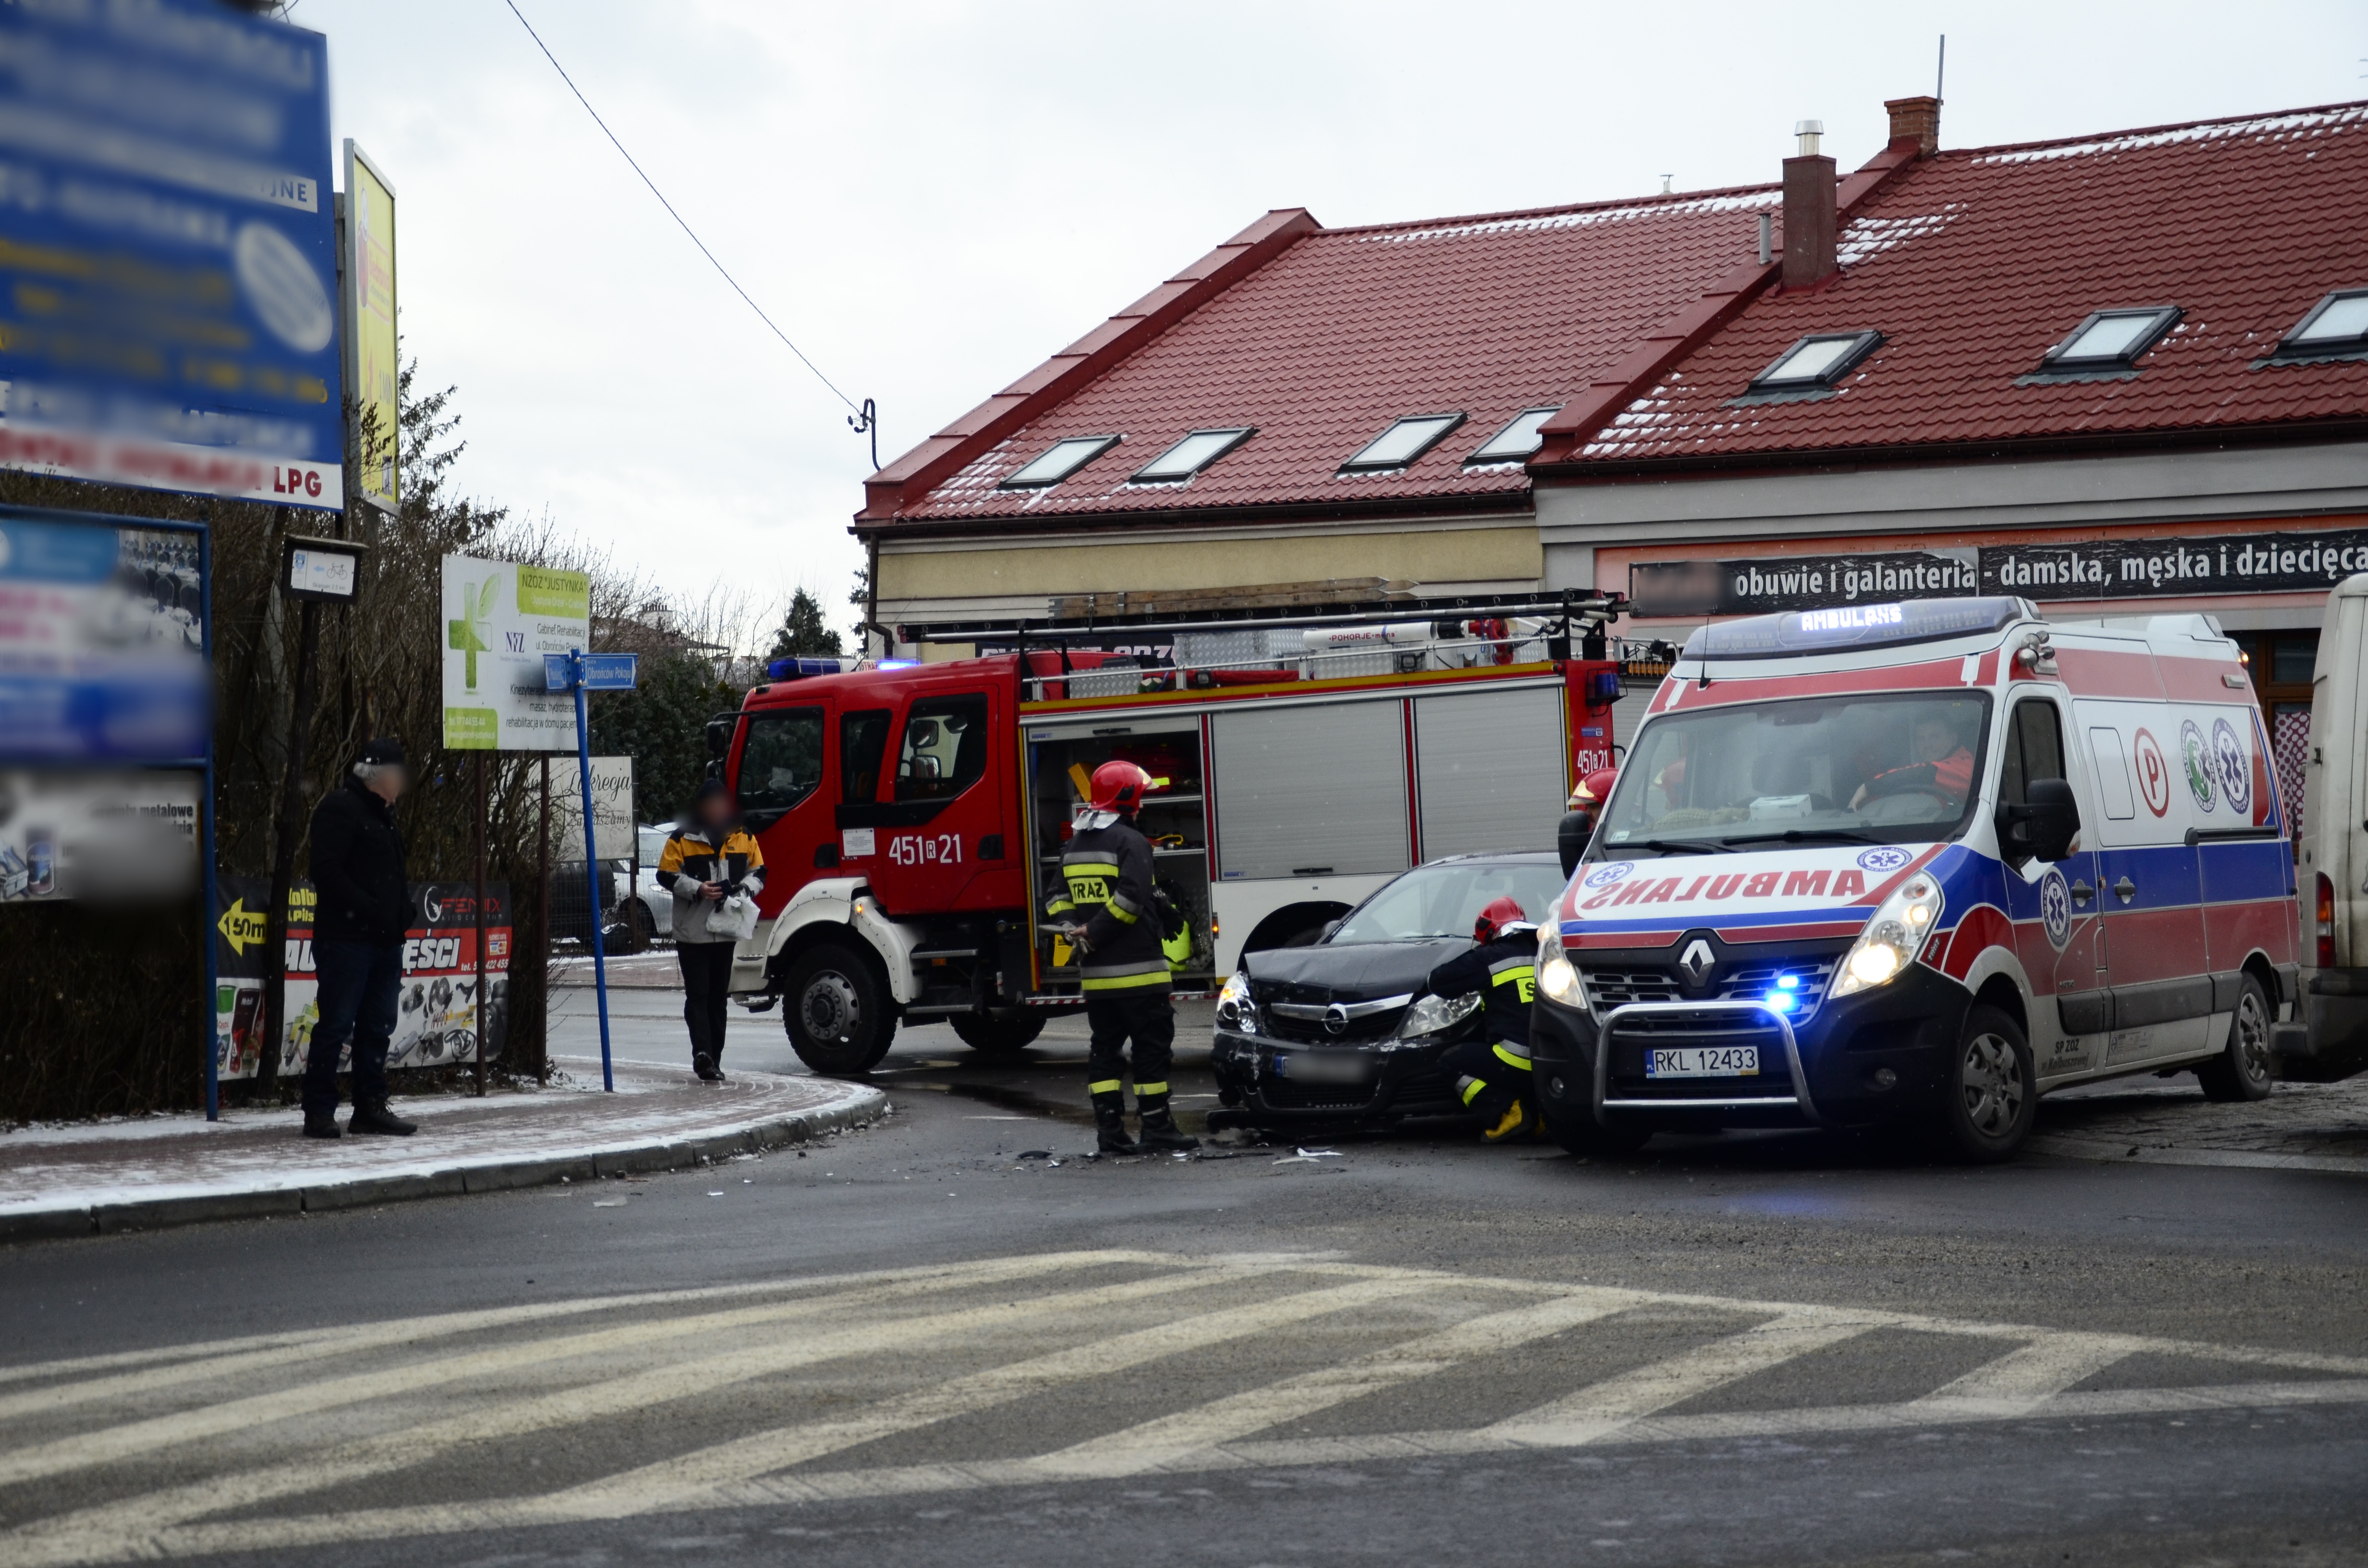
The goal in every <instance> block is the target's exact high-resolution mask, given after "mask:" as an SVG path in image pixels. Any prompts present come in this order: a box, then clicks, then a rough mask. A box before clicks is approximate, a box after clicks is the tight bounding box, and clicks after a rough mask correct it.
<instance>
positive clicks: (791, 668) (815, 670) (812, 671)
mask: <svg viewBox="0 0 2368 1568" xmlns="http://www.w3.org/2000/svg"><path fill="white" fill-rule="evenodd" d="M845 668H846V666H845V665H841V664H840V663H839V662H838V661H837V659H775V660H774V661H773V662H772V663H771V664H769V665H766V666H765V674H766V675H768V676H770V677H772V678H773V679H774V680H799V679H802V678H803V677H805V676H835V675H837V674H839V673H840V672H841V671H842V670H844V669H845Z"/></svg>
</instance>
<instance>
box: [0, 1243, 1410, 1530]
mask: <svg viewBox="0 0 2368 1568" xmlns="http://www.w3.org/2000/svg"><path fill="white" fill-rule="evenodd" d="M1258 1272H1260V1271H1259V1270H1255V1269H1244V1268H1210V1269H1201V1270H1195V1271H1190V1272H1182V1273H1170V1274H1162V1275H1156V1276H1154V1277H1153V1278H1148V1279H1133V1280H1128V1281H1125V1282H1124V1283H1121V1284H1115V1285H1104V1286H1097V1287H1094V1288H1091V1289H1088V1290H1074V1291H1068V1292H1065V1293H1061V1294H1056V1295H1052V1296H1034V1297H1030V1298H1029V1299H1028V1300H1026V1301H999V1302H996V1303H995V1304H993V1305H991V1306H981V1307H967V1308H961V1309H957V1310H955V1311H951V1312H936V1313H930V1314H927V1315H924V1316H920V1317H914V1318H893V1319H890V1320H888V1321H886V1322H884V1323H880V1324H868V1325H866V1326H864V1327H861V1328H848V1329H840V1330H837V1331H834V1332H829V1333H825V1334H821V1335H815V1336H814V1337H811V1338H807V1339H803V1340H799V1341H796V1342H793V1343H781V1342H772V1343H764V1344H757V1345H753V1346H751V1345H747V1344H740V1345H735V1346H734V1348H733V1349H731V1350H730V1351H727V1352H724V1353H723V1354H720V1355H714V1356H707V1357H701V1358H698V1359H695V1360H691V1361H686V1362H677V1363H673V1364H670V1365H667V1366H664V1367H658V1368H654V1369H648V1370H645V1371H640V1372H634V1373H630V1374H628V1375H626V1376H624V1377H620V1378H612V1379H609V1380H606V1381H600V1382H596V1383H591V1384H588V1385H586V1386H583V1387H579V1388H573V1389H565V1390H562V1391H560V1392H556V1393H550V1394H544V1395H541V1396H539V1397H536V1398H532V1399H526V1400H521V1401H518V1402H515V1403H507V1404H498V1405H495V1406H492V1407H490V1408H485V1409H480V1410H474V1411H471V1412H468V1413H467V1414H465V1415H456V1416H451V1417H448V1418H446V1419H444V1420H441V1421H435V1422H429V1423H427V1424H425V1425H421V1426H407V1427H403V1428H400V1429H397V1430H394V1431H390V1432H382V1433H380V1434H377V1435H376V1436H373V1437H366V1438H361V1439H359V1440H356V1441H353V1442H349V1443H346V1444H343V1445H340V1446H338V1447H336V1448H334V1449H330V1450H328V1451H327V1452H325V1453H319V1454H313V1455H308V1456H307V1457H306V1458H305V1459H304V1460H302V1462H301V1463H295V1464H283V1463H273V1464H270V1465H268V1467H266V1468H262V1469H257V1470H252V1471H244V1472H233V1473H232V1474H228V1475H221V1476H213V1477H209V1478H208V1479H206V1480H203V1481H199V1482H194V1483H189V1484H188V1485H186V1486H179V1487H174V1488H170V1489H168V1490H165V1491H160V1492H151V1493H145V1494H140V1495H137V1496H131V1497H124V1498H119V1499H116V1500H114V1501H111V1502H108V1503H106V1504H103V1505H100V1506H97V1507H93V1508H86V1509H82V1510H78V1511H76V1512H74V1513H71V1514H65V1515H60V1516H56V1517H51V1518H48V1519H42V1520H37V1521H33V1522H30V1523H28V1524H25V1525H21V1526H19V1527H17V1528H16V1529H14V1530H12V1531H9V1532H8V1533H7V1534H6V1535H0V1541H6V1542H7V1543H8V1544H9V1546H10V1551H8V1552H7V1553H6V1556H7V1559H8V1561H9V1562H10V1563H11V1564H12V1565H29V1564H33V1563H40V1562H86V1561H93V1560H120V1559H122V1558H125V1557H127V1556H136V1555H138V1554H139V1542H140V1541H142V1540H145V1539H147V1538H149V1537H152V1536H154V1534H156V1533H157V1531H158V1528H159V1527H161V1526H165V1525H170V1524H174V1523H177V1522H179V1521H182V1520H187V1519H191V1518H197V1517H202V1516H204V1515H207V1514H218V1513H222V1512H224V1511H226V1510H229V1509H233V1508H242V1507H251V1506H255V1505H256V1504H258V1503H264V1502H268V1501H270V1500H271V1499H273V1498H276V1497H285V1496H289V1495H291V1494H300V1493H305V1492H314V1491H318V1490H320V1489H322V1488H324V1487H327V1486H333V1485H342V1484H346V1483H351V1482H353V1481H357V1480H359V1479H361V1478H363V1477H366V1476H370V1475H377V1474H383V1473H385V1472H387V1471H396V1470H407V1469H410V1468H412V1467H414V1466H416V1465H420V1464H424V1463H427V1462H429V1461H431V1460H435V1459H436V1458H437V1457H438V1455H440V1454H442V1453H445V1452H447V1451H449V1450H450V1449H454V1448H457V1447H459V1446H460V1445H461V1444H463V1443H470V1442H482V1441H486V1440H490V1439H493V1438H498V1437H518V1436H520V1435H522V1434H525V1433H528V1432H534V1431H541V1430H545V1429H548V1428H551V1427H554V1426H579V1425H581V1424H583V1423H585V1422H586V1421H589V1420H592V1419H595V1418H598V1417H600V1416H606V1415H620V1414H626V1413H630V1412H632V1411H635V1410H641V1409H646V1408H648V1407H649V1406H652V1405H655V1404H662V1403H668V1402H670V1401H675V1400H680V1399H685V1398H689V1397H691V1396H693V1395H695V1394H700V1393H704V1392H710V1391H712V1390H714V1389H717V1388H722V1387H726V1386H728V1385H730V1384H732V1383H735V1382H745V1381H749V1380H750V1379H754V1378H760V1377H768V1376H771V1375H772V1374H774V1373H777V1372H782V1371H787V1370H790V1369H794V1368H797V1367H802V1366H811V1365H814V1364H815V1363H818V1362H823V1361H830V1360H839V1359H844V1358H848V1357H851V1356H862V1355H867V1354H872V1353H878V1352H884V1351H890V1350H893V1349H894V1348H896V1347H897V1346H899V1344H900V1343H901V1342H905V1341H908V1340H912V1339H922V1340H929V1339H941V1338H946V1337H951V1336H956V1335H969V1334H975V1333H979V1332H982V1331H985V1330H989V1329H994V1328H997V1327H1000V1326H1003V1325H1005V1324H1011V1323H1023V1322H1029V1321H1032V1320H1035V1319H1037V1318H1040V1317H1042V1315H1044V1314H1046V1313H1053V1314H1056V1315H1057V1314H1064V1313H1071V1312H1082V1311H1088V1310H1092V1309H1096V1308H1102V1307H1110V1306H1121V1305H1125V1304H1127V1303H1129V1302H1133V1301H1144V1300H1149V1299H1152V1298H1155V1297H1158V1296H1162V1295H1169V1294H1174V1293H1176V1292H1178V1291H1184V1290H1197V1289H1201V1288H1202V1287H1205V1286H1209V1285H1213V1284H1220V1283H1226V1282H1231V1281H1236V1280H1241V1279H1245V1278H1252V1277H1254V1276H1255V1274H1256V1273H1258ZM1413 1288H1415V1287H1412V1286H1409V1285H1404V1284H1400V1285H1396V1286H1395V1287H1393V1286H1390V1285H1386V1284H1383V1283H1380V1282H1374V1283H1367V1284H1360V1285H1355V1286H1341V1287H1335V1288H1334V1292H1335V1293H1336V1294H1339V1295H1343V1296H1345V1295H1347V1294H1349V1293H1350V1292H1362V1293H1368V1294H1389V1293H1399V1294H1402V1293H1404V1292H1405V1291H1406V1290H1409V1289H1413ZM865 1294H867V1295H868V1294H871V1293H868V1292H867V1293H865ZM822 1304H823V1305H825V1306H826V1307H827V1308H828V1309H829V1310H830V1311H832V1312H841V1311H844V1310H847V1309H848V1308H851V1307H860V1306H863V1305H866V1304H869V1303H868V1302H866V1301H860V1300H857V1299H855V1298H854V1297H852V1296H849V1295H838V1296H832V1297H829V1298H826V1299H825V1301H824V1302H823V1303H822ZM1335 1310H1337V1309H1335ZM679 1322H680V1320H677V1324H678V1323H679ZM700 1324H705V1320H700ZM719 1326H727V1325H721V1324H715V1325H706V1326H703V1327H701V1330H700V1331H701V1332H707V1333H712V1332H714V1328H715V1327H719ZM666 1328H667V1330H668V1333H669V1335H672V1334H673V1333H675V1332H677V1325H676V1324H667V1325H666ZM783 1462H785V1463H791V1462H795V1461H794V1460H785V1461H783ZM768 1468H769V1467H768ZM578 1490H581V1489H578ZM560 1495H565V1494H560ZM506 1501H507V1500H506ZM528 1501H532V1500H528ZM504 1506H505V1503H494V1504H486V1505H471V1506H469V1507H471V1508H474V1509H477V1510H479V1511H480V1512H483V1511H484V1510H496V1511H498V1510H499V1509H501V1508H502V1507H504ZM436 1511H437V1510H436V1509H435V1508H433V1507H432V1506H430V1507H428V1508H426V1509H423V1510H422V1512H423V1513H431V1514H432V1513H434V1512H436ZM585 1517H600V1516H598V1515H586V1516H585ZM494 1522H495V1521H493V1520H491V1519H488V1520H487V1521H486V1524H485V1525H484V1527H483V1528H492V1525H493V1523H494ZM501 1522H524V1521H520V1520H505V1521H501ZM456 1528H480V1527H478V1526H460V1527H456Z"/></svg>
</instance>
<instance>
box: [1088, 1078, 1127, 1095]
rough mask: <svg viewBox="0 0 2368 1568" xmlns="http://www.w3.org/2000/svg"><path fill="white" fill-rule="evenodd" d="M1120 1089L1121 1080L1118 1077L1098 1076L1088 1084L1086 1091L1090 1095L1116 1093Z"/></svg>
mask: <svg viewBox="0 0 2368 1568" xmlns="http://www.w3.org/2000/svg"><path fill="white" fill-rule="evenodd" d="M1118 1091H1119V1081H1118V1080H1117V1079H1116V1078H1098V1079H1096V1080H1095V1081H1094V1082H1092V1083H1090V1084H1087V1085H1086V1093H1087V1094H1089V1095H1114V1094H1116V1093H1118Z"/></svg>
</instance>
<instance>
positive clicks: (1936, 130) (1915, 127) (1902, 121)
mask: <svg viewBox="0 0 2368 1568" xmlns="http://www.w3.org/2000/svg"><path fill="white" fill-rule="evenodd" d="M1883 107H1884V108H1886V109H1889V110H1890V111H1891V141H1892V144H1893V145H1894V146H1896V145H1897V144H1898V143H1900V142H1915V143H1916V155H1917V156H1918V157H1919V158H1929V157H1930V156H1931V155H1932V154H1933V153H1937V152H1939V151H1940V150H1941V100H1940V99H1938V98H1933V97H1923V98H1885V99H1884V100H1883Z"/></svg>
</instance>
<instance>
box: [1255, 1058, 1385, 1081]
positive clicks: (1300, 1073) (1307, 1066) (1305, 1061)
mask: <svg viewBox="0 0 2368 1568" xmlns="http://www.w3.org/2000/svg"><path fill="white" fill-rule="evenodd" d="M1274 1075H1275V1076H1276V1077H1278V1078H1291V1079H1295V1080H1296V1081H1298V1082H1300V1083H1302V1084H1361V1083H1363V1082H1364V1081H1365V1059H1364V1058H1363V1057H1361V1056H1357V1055H1353V1054H1349V1053H1345V1052H1344V1053H1342V1054H1339V1055H1335V1054H1333V1053H1332V1052H1330V1051H1290V1052H1287V1053H1281V1054H1278V1055H1277V1056H1276V1057H1275V1059H1274Z"/></svg>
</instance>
